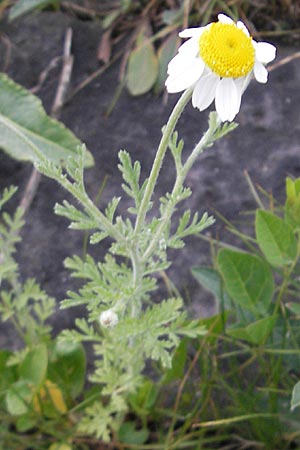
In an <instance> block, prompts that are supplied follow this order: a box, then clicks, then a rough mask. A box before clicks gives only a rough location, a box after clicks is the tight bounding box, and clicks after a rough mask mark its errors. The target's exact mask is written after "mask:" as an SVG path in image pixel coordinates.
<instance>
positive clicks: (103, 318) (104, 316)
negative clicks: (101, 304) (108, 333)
mask: <svg viewBox="0 0 300 450" xmlns="http://www.w3.org/2000/svg"><path fill="white" fill-rule="evenodd" d="M99 322H100V325H101V326H102V327H104V328H113V327H115V326H116V325H117V323H118V322H119V318H118V315H117V314H116V313H115V312H114V311H113V310H112V309H108V310H107V311H103V312H102V313H101V314H100V316H99Z"/></svg>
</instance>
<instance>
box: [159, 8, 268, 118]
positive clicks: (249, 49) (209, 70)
mask: <svg viewBox="0 0 300 450" xmlns="http://www.w3.org/2000/svg"><path fill="white" fill-rule="evenodd" d="M218 20H219V21H218V22H213V23H210V24H208V25H206V26H205V27H199V28H187V29H186V30H183V31H182V32H181V33H179V36H180V37H183V38H189V39H188V40H187V41H186V42H185V43H184V44H182V45H181V46H180V47H179V49H178V54H177V55H176V56H175V57H174V58H173V59H172V60H171V61H170V63H169V65H168V78H167V80H166V88H167V90H168V92H170V93H173V92H180V91H183V90H185V89H188V88H193V96H192V103H193V106H194V107H195V108H199V109H200V111H203V110H204V109H206V108H208V106H210V105H211V103H212V102H213V100H215V106H216V111H217V113H218V115H219V117H220V119H221V120H222V121H223V122H224V121H226V120H228V121H232V120H233V119H234V118H235V116H236V114H237V113H238V112H239V109H240V104H241V97H242V94H243V92H244V91H245V89H246V87H247V86H248V84H249V82H250V79H251V76H252V74H254V77H255V78H256V80H257V81H258V82H259V83H266V82H267V79H268V72H267V69H266V68H265V64H267V63H268V62H270V61H272V60H273V59H274V58H275V54H276V48H275V47H274V45H272V44H269V43H267V42H256V41H254V40H253V39H252V37H251V36H250V34H249V32H248V30H247V28H246V27H245V25H244V24H243V23H242V22H241V21H238V22H237V23H235V22H233V20H231V19H230V18H229V17H227V16H225V15H224V14H219V15H218Z"/></svg>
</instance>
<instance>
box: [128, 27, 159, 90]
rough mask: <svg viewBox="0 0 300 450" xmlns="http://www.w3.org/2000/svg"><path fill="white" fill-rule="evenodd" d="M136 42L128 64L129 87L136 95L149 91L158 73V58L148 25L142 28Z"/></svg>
mask: <svg viewBox="0 0 300 450" xmlns="http://www.w3.org/2000/svg"><path fill="white" fill-rule="evenodd" d="M136 44H137V46H136V48H135V49H134V50H132V52H131V53H130V56H129V60H128V66H127V88H128V90H129V92H130V94H131V95H134V96H136V95H142V94H145V93H146V92H148V91H149V90H150V89H151V88H152V86H153V85H154V83H155V80H156V78H157V73H158V60H157V57H156V54H155V51H154V47H153V45H152V43H151V42H150V41H149V39H148V36H147V33H146V27H144V28H143V29H142V30H141V32H140V34H139V36H138V38H137V41H136Z"/></svg>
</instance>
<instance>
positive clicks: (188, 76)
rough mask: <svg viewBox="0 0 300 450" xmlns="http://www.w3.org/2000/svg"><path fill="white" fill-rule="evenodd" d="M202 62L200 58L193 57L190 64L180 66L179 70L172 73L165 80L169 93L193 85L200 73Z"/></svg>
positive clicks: (202, 66) (202, 67)
mask: <svg viewBox="0 0 300 450" xmlns="http://www.w3.org/2000/svg"><path fill="white" fill-rule="evenodd" d="M203 69H204V62H203V61H202V59H200V58H194V59H193V60H191V62H190V64H189V65H187V66H185V67H183V68H181V71H178V72H177V73H175V72H174V73H172V74H171V75H170V76H169V77H168V78H167V80H166V83H165V85H166V88H167V91H168V92H170V93H174V92H180V91H184V90H185V89H187V88H189V87H191V86H193V84H195V83H196V81H197V80H199V78H200V77H201V75H202V72H203Z"/></svg>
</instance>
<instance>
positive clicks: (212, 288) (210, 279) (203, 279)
mask: <svg viewBox="0 0 300 450" xmlns="http://www.w3.org/2000/svg"><path fill="white" fill-rule="evenodd" d="M192 274H193V275H194V277H195V278H196V280H197V281H198V282H199V283H200V284H201V285H202V286H203V287H204V288H205V289H207V290H208V291H209V292H211V293H212V294H213V295H214V296H215V298H216V299H217V300H218V301H219V303H220V304H221V305H223V307H225V308H230V307H231V306H232V305H231V304H230V303H231V302H230V298H229V297H228V294H227V293H226V291H225V290H224V289H223V288H222V279H221V277H220V274H219V273H218V272H217V271H216V270H214V269H212V268H211V267H205V266H197V267H192Z"/></svg>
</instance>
